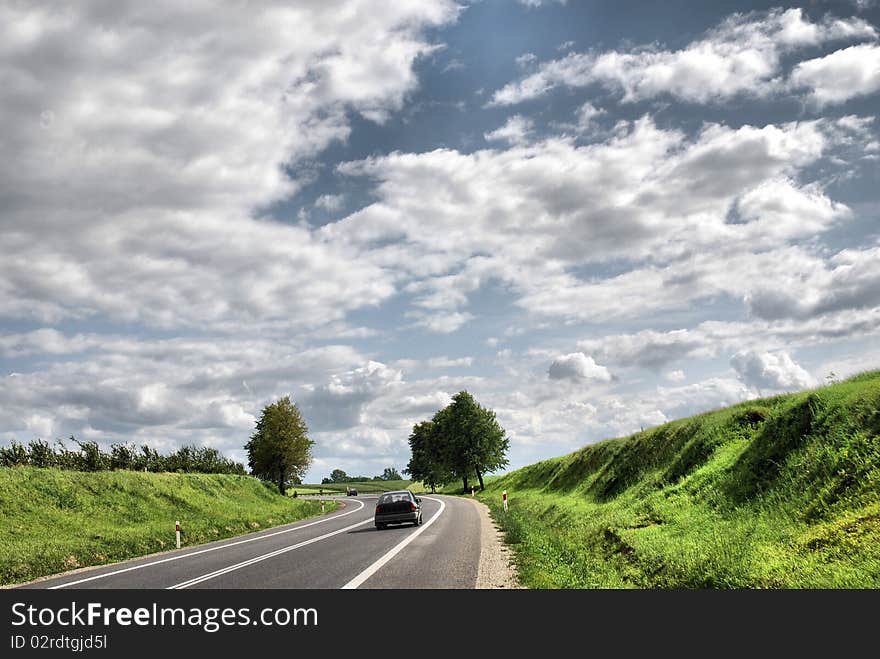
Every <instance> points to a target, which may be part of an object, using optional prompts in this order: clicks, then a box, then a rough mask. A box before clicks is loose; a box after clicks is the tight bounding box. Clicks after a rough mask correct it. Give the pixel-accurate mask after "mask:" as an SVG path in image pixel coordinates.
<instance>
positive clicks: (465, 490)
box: [462, 476, 468, 494]
mask: <svg viewBox="0 0 880 659" xmlns="http://www.w3.org/2000/svg"><path fill="white" fill-rule="evenodd" d="M462 479H463V480H464V493H465V494H467V492H468V486H467V476H462Z"/></svg>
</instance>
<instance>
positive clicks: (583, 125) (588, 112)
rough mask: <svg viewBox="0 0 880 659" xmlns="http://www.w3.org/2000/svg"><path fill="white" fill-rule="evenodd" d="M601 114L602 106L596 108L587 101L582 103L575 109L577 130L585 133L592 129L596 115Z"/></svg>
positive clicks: (602, 111) (603, 111)
mask: <svg viewBox="0 0 880 659" xmlns="http://www.w3.org/2000/svg"><path fill="white" fill-rule="evenodd" d="M603 114H605V110H603V109H602V108H597V107H596V106H595V105H593V104H592V103H590V102H589V101H587V102H586V103H584V104H583V105H582V106H580V107H579V108H578V109H577V112H576V113H575V117H576V119H577V127H578V131H579V132H581V133H586V132H588V131H590V130H592V128H593V125H594V124H595V121H596V117H600V116H602V115H603Z"/></svg>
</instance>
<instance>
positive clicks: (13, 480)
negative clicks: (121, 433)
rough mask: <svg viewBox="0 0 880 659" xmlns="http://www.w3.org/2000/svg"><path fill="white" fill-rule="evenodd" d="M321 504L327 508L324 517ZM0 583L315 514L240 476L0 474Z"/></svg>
mask: <svg viewBox="0 0 880 659" xmlns="http://www.w3.org/2000/svg"><path fill="white" fill-rule="evenodd" d="M335 507H336V504H335V503H332V502H331V503H329V504H328V507H327V510H328V511H330V510H333V509H334V508H335ZM0 510H2V511H3V512H2V515H0V584H11V583H19V582H22V581H26V580H29V579H33V578H35V577H39V576H44V575H48V574H54V573H57V572H62V571H65V570H70V569H73V568H78V567H83V566H87V565H98V564H102V563H110V562H113V561H118V560H122V559H126V558H131V557H134V556H142V555H145V554H150V553H153V552H158V551H162V550H166V549H173V548H174V546H175V537H174V522H175V521H177V520H180V525H181V531H182V532H181V543H182V545H183V546H192V545H196V544H199V543H203V542H208V541H211V540H219V539H221V538H227V537H230V536H235V535H240V534H243V533H248V532H252V531H258V530H260V529H265V528H267V527H271V526H277V525H279V524H286V523H288V522H293V521H296V520H299V519H303V518H304V517H309V516H311V515H318V514H320V513H321V504H320V502H319V501H307V500H291V499H289V498H286V497H282V496H280V495H278V493H277V491H273V490H272V489H270V488H269V487H266V486H265V485H264V484H263V483H261V482H260V481H258V480H257V479H255V478H252V477H250V476H229V475H219V474H177V473H158V474H157V473H143V472H135V471H104V472H95V473H87V472H77V471H60V470H58V469H39V468H35V467H12V468H9V467H3V468H0Z"/></svg>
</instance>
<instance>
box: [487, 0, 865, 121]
mask: <svg viewBox="0 0 880 659" xmlns="http://www.w3.org/2000/svg"><path fill="white" fill-rule="evenodd" d="M876 36H877V31H876V29H875V28H874V27H873V26H871V25H870V24H869V23H867V22H866V21H864V20H862V19H860V18H850V19H835V18H831V17H826V18H824V19H823V20H822V21H820V22H813V21H811V20H810V19H809V18H808V17H805V16H804V14H803V11H802V10H801V9H799V8H795V9H788V10H785V11H783V10H781V9H774V10H771V11H769V12H764V13H750V14H733V15H732V16H730V17H729V18H727V19H726V20H725V21H723V22H722V23H721V24H720V25H719V26H718V27H717V28H715V29H713V30H711V31H709V32H708V33H707V34H706V36H705V37H704V38H702V39H699V40H697V41H694V42H692V43H690V44H688V45H687V46H686V47H685V48H683V49H681V50H675V51H673V50H663V49H660V48H658V47H653V46H649V47H640V48H636V49H632V50H630V51H615V50H612V51H607V52H602V53H571V54H569V55H567V56H566V57H563V58H561V59H557V60H551V61H549V62H545V63H543V64H542V65H541V66H540V67H539V69H538V70H537V71H536V72H534V73H532V74H531V75H529V76H526V77H525V78H523V79H521V80H518V81H516V82H512V83H510V84H508V85H506V86H504V87H503V88H501V89H499V90H497V91H496V92H495V93H494V94H493V96H492V101H491V104H493V105H513V104H516V103H521V102H523V101H527V100H529V99H533V98H537V97H539V96H543V95H544V94H546V93H548V92H550V91H551V90H552V89H554V88H556V87H563V86H564V87H585V86H587V85H591V84H594V83H597V84H600V85H602V86H604V87H606V88H609V89H611V90H614V91H616V92H620V93H621V94H622V96H623V100H624V101H627V102H633V101H639V100H644V99H650V98H654V97H656V96H658V95H661V94H671V95H672V96H675V97H677V98H679V99H681V100H685V101H691V102H698V103H705V102H708V101H721V100H724V99H726V98H730V97H731V96H734V95H736V94H742V93H745V94H764V93H768V92H769V91H772V90H774V89H777V88H779V83H778V82H777V81H776V78H777V77H778V74H779V72H780V61H781V59H782V56H783V55H784V54H786V53H788V52H791V51H794V50H797V49H799V48H804V47H807V46H817V45H821V44H823V43H827V42H830V41H836V40H841V39H847V40H857V39H870V38H875V37H876Z"/></svg>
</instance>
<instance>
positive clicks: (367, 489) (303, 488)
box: [288, 480, 412, 496]
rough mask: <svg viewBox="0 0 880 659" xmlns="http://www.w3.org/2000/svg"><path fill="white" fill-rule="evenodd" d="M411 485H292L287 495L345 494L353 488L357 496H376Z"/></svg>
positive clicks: (353, 482) (405, 482)
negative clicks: (294, 492)
mask: <svg viewBox="0 0 880 659" xmlns="http://www.w3.org/2000/svg"><path fill="white" fill-rule="evenodd" d="M410 485H412V481H407V480H402V481H374V480H368V481H352V482H351V483H323V484H320V485H315V484H304V485H292V486H291V487H290V490H289V491H288V494H289V495H290V496H293V491H294V490H296V492H297V495H306V494H307V495H315V494H320V493H321V492H323V493H324V494H345V491H346V490H347V489H348V488H349V487H353V488H355V489H356V490H357V491H358V494H377V493H380V492H388V491H389V490H405V489H407V488H409V487H410Z"/></svg>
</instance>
